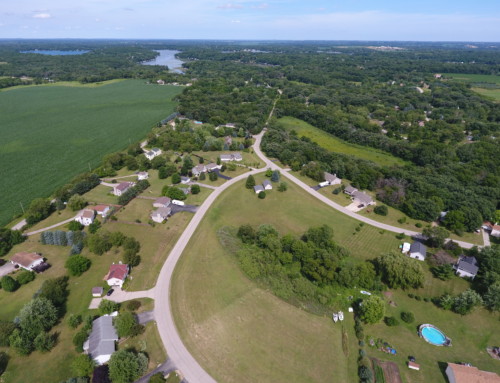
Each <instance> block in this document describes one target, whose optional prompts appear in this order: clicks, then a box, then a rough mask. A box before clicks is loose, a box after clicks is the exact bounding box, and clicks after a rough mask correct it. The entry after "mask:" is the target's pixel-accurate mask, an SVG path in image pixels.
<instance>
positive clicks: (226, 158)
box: [220, 153, 243, 162]
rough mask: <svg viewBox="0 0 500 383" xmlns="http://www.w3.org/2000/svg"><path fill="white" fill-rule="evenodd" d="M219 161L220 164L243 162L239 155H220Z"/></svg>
mask: <svg viewBox="0 0 500 383" xmlns="http://www.w3.org/2000/svg"><path fill="white" fill-rule="evenodd" d="M220 160H221V161H222V162H228V161H243V157H242V156H241V153H231V154H221V155H220Z"/></svg>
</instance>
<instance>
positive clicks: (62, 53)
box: [21, 49, 90, 56]
mask: <svg viewBox="0 0 500 383" xmlns="http://www.w3.org/2000/svg"><path fill="white" fill-rule="evenodd" d="M88 52H90V51H86V50H76V51H58V50H50V51H45V50H39V49H34V50H31V51H21V53H36V54H39V55H49V56H74V55H83V54H85V53H88Z"/></svg>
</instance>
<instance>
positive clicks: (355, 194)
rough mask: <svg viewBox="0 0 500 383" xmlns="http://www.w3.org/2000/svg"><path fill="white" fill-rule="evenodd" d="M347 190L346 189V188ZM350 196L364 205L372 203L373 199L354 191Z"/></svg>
mask: <svg viewBox="0 0 500 383" xmlns="http://www.w3.org/2000/svg"><path fill="white" fill-rule="evenodd" d="M346 189H347V188H346ZM352 196H353V197H354V198H355V199H357V200H358V201H359V202H362V203H364V204H370V203H373V198H372V197H370V196H369V195H368V194H366V193H363V192H360V191H358V190H356V191H355V192H353V193H352Z"/></svg>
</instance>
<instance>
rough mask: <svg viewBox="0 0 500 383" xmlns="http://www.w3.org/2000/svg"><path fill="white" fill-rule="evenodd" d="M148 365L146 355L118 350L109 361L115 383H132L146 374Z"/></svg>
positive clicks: (110, 374)
mask: <svg viewBox="0 0 500 383" xmlns="http://www.w3.org/2000/svg"><path fill="white" fill-rule="evenodd" d="M147 365H148V358H147V357H146V356H145V355H144V354H142V353H138V354H136V353H134V352H131V351H126V350H118V351H117V352H115V353H114V354H113V355H112V356H111V359H110V360H109V363H108V366H109V376H110V378H111V380H112V381H113V383H131V382H133V381H134V380H136V379H138V378H140V377H141V376H142V375H143V374H144V373H145V372H146V369H147Z"/></svg>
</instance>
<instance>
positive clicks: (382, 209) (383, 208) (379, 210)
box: [373, 205, 389, 215]
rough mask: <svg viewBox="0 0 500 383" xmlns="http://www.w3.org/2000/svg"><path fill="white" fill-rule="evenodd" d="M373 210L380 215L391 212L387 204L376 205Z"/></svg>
mask: <svg viewBox="0 0 500 383" xmlns="http://www.w3.org/2000/svg"><path fill="white" fill-rule="evenodd" d="M373 211H374V212H375V214H378V215H387V213H389V210H388V209H387V206H385V205H380V206H375V209H373Z"/></svg>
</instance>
